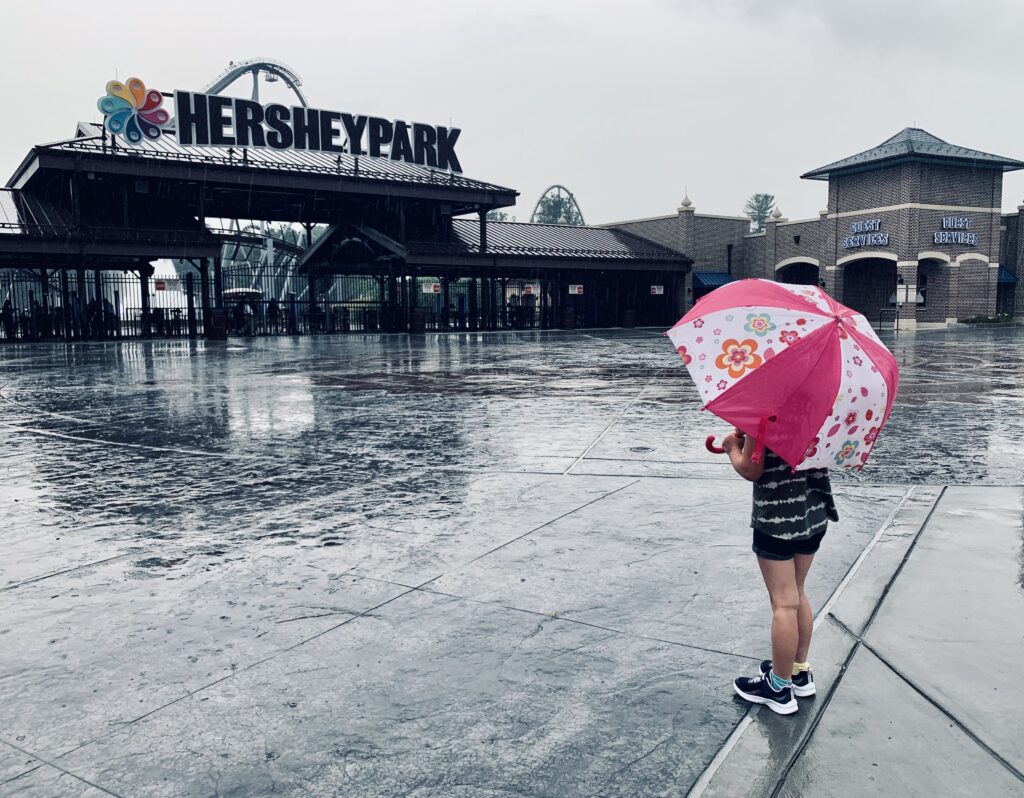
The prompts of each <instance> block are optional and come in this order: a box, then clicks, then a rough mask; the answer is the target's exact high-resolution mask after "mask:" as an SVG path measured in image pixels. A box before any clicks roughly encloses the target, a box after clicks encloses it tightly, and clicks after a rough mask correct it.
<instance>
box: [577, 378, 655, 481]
mask: <svg viewBox="0 0 1024 798" xmlns="http://www.w3.org/2000/svg"><path fill="white" fill-rule="evenodd" d="M664 370H665V368H664V367H662V368H659V369H658V370H657V371H656V372H655V373H654V375H653V376H652V377H651V378H650V379H649V380H648V381H647V382H646V383H645V384H644V387H643V388H641V389H640V390H639V391H638V392H637V394H636V396H634V397H633V398H632V399H630V400H629V401H628V402H627V403H626V406H625V407H623V408H622V410H620V411H619V412H618V413H617V414H616V416H615V418H613V419H612V420H611V421H609V422H608V426H607V427H605V428H604V429H603V430H601V434H599V435H598V436H597V437H596V438H594V440H593V441H592V442H591V444H590V445H589V446H588V447H587V448H586V449H584V450H583V453H582V454H581V455H580V456H579V457H577V458H576V459H575V460H573V461H572V463H571V464H570V465H569V466H568V468H566V469H565V473H566V474H568V473H569V472H570V471H572V470H573V469H574V468H575V467H576V466H578V465H579V464H580V463H582V462H583V460H584V459H586V456H587V455H588V454H590V452H591V451H592V450H593V448H594V447H595V446H597V444H599V443H600V442H601V440H602V439H603V438H604V436H605V435H607V434H608V433H609V432H610V431H611V429H612V427H614V426H615V425H616V424H618V423H619V421H621V420H622V417H623V416H624V415H626V413H628V412H629V411H630V410H631V409H632V408H633V406H634V405H635V404H636V403H637V402H638V401H639V400H640V397H641V396H643V394H644V391H646V390H647V389H648V388H649V387H650V386H651V384H652V383H653V382H655V381H656V380H657V379H658V377H660V376H661V373H662V372H663V371H664Z"/></svg>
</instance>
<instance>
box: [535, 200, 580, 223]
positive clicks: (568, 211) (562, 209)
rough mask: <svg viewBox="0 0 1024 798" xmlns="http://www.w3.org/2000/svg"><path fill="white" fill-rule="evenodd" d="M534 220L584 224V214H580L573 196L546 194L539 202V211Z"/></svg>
mask: <svg viewBox="0 0 1024 798" xmlns="http://www.w3.org/2000/svg"><path fill="white" fill-rule="evenodd" d="M533 221H535V222H538V223H539V224H572V225H581V224H583V216H582V215H581V214H580V212H579V209H578V208H577V207H576V203H575V202H573V200H572V197H568V196H565V195H563V194H553V193H552V194H545V195H544V196H543V197H541V199H540V202H539V203H538V204H537V213H536V214H534V218H533Z"/></svg>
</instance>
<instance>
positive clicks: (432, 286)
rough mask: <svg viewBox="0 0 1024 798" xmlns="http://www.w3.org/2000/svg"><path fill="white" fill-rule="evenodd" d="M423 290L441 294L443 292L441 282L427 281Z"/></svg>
mask: <svg viewBox="0 0 1024 798" xmlns="http://www.w3.org/2000/svg"><path fill="white" fill-rule="evenodd" d="M422 290H423V293H424V294H440V293H441V284H440V283H426V284H425V285H424V286H423V289H422Z"/></svg>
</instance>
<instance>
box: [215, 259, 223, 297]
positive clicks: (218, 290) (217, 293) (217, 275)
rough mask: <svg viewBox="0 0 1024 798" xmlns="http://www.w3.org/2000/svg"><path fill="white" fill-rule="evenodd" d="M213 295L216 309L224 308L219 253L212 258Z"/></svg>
mask: <svg viewBox="0 0 1024 798" xmlns="http://www.w3.org/2000/svg"><path fill="white" fill-rule="evenodd" d="M213 296H214V299H215V300H216V303H217V310H222V309H223V308H224V273H223V272H222V271H221V261H220V256H219V255H218V256H217V257H216V258H214V259H213Z"/></svg>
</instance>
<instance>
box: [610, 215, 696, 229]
mask: <svg viewBox="0 0 1024 798" xmlns="http://www.w3.org/2000/svg"><path fill="white" fill-rule="evenodd" d="M678 218H679V214H676V213H673V214H670V215H668V216H648V217H646V218H644V219H626V220H625V221H623V222H605V223H604V224H597V225H594V227H618V226H619V225H622V224H638V223H639V222H664V221H667V220H669V219H678Z"/></svg>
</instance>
